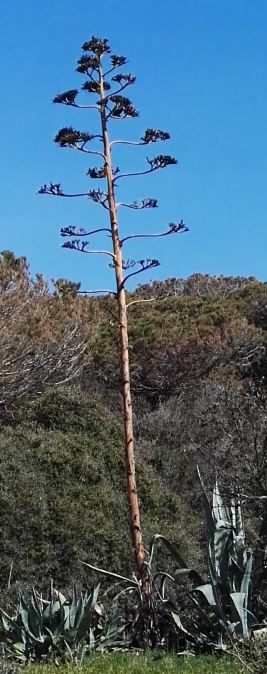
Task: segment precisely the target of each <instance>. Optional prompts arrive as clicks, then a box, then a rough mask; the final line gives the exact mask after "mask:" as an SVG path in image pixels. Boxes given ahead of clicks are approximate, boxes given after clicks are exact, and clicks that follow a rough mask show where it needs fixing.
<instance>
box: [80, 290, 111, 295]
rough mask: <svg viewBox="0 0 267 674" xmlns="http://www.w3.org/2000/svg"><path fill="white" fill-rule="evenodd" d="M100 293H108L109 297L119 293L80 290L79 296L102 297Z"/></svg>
mask: <svg viewBox="0 0 267 674" xmlns="http://www.w3.org/2000/svg"><path fill="white" fill-rule="evenodd" d="M100 293H107V294H108V295H115V297H116V296H117V293H116V292H114V290H79V295H100Z"/></svg>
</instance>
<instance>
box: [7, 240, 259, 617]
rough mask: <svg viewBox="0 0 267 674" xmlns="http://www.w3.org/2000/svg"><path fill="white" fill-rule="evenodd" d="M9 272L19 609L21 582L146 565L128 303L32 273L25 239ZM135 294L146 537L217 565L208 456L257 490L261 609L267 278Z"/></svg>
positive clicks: (10, 442) (233, 490)
mask: <svg viewBox="0 0 267 674" xmlns="http://www.w3.org/2000/svg"><path fill="white" fill-rule="evenodd" d="M0 280H1V289H0V308H1V311H0V320H1V323H2V341H1V346H0V349H1V350H2V351H1V358H2V360H1V362H2V372H1V378H0V392H1V431H0V462H1V492H0V499H1V507H0V532H1V544H2V556H1V562H2V563H1V569H0V580H1V591H2V598H1V603H2V606H4V607H6V608H7V609H9V608H10V605H11V604H12V601H13V599H14V595H15V593H16V592H17V589H18V586H20V587H24V589H25V591H26V592H27V590H29V588H30V586H31V585H32V584H34V585H35V586H36V587H37V588H38V589H39V590H43V589H44V590H46V589H47V587H48V583H49V579H50V578H53V579H54V582H55V584H56V586H57V587H60V588H61V590H63V591H67V592H68V591H69V590H70V588H71V586H72V583H73V581H75V582H76V583H78V586H79V587H80V588H85V587H88V584H89V585H90V584H91V583H92V582H96V580H98V576H97V574H95V573H93V572H90V571H89V569H88V568H87V567H85V566H84V565H83V564H82V563H81V562H84V561H87V562H90V563H92V564H94V565H96V566H101V567H104V568H107V569H109V570H110V569H111V570H114V571H115V572H120V573H123V574H127V575H130V574H131V571H132V564H131V554H130V547H131V546H130V540H129V533H128V526H127V504H126V499H125V496H124V491H125V486H124V485H125V475H124V462H123V441H122V433H121V421H120V394H119V379H118V368H117V360H116V348H117V330H116V326H115V324H114V321H113V317H112V314H113V301H114V300H113V298H112V296H109V297H106V298H99V297H95V298H88V297H80V296H79V294H78V290H79V287H78V286H77V284H73V283H71V282H70V281H66V280H62V279H61V280H59V281H55V282H53V283H52V282H51V283H48V282H46V281H45V280H44V279H43V278H42V277H41V276H37V278H36V279H31V277H30V273H29V269H28V265H27V262H26V260H25V259H21V258H16V257H15V256H14V255H13V254H12V253H9V252H4V253H2V254H1V258H0ZM128 299H129V301H130V302H133V304H132V305H131V307H130V310H129V311H130V325H129V328H130V353H131V362H132V367H133V389H134V402H135V411H136V414H135V431H136V437H137V470H138V484H139V491H140V501H141V510H142V518H143V526H144V535H145V540H146V542H147V544H148V542H149V540H150V538H151V535H152V534H154V533H161V534H164V535H165V536H167V537H168V538H169V539H170V540H173V541H175V542H176V544H177V546H178V549H179V550H180V552H181V553H182V555H183V557H184V558H185V559H186V561H187V563H188V565H189V566H195V567H197V568H198V569H199V570H200V571H203V573H204V576H205V573H206V561H205V560H206V549H207V530H206V526H205V523H204V519H203V508H202V495H201V488H200V484H199V479H198V477H197V465H198V466H199V467H200V469H201V473H202V476H203V478H204V481H205V483H206V485H208V486H209V488H210V487H211V486H212V484H213V482H214V477H215V473H216V472H217V473H218V475H219V479H220V487H221V490H222V492H223V496H224V499H225V500H228V502H230V499H231V498H232V497H235V496H236V495H237V492H239V493H240V494H241V501H242V505H243V510H244V512H245V521H246V534H247V541H248V543H249V545H251V546H252V547H253V549H254V551H255V552H254V564H253V575H252V577H253V590H254V592H253V610H255V613H256V614H257V618H258V620H260V619H261V616H262V617H263V616H264V614H265V605H264V601H266V596H265V595H266V590H265V584H266V571H265V555H266V552H265V551H266V544H267V498H266V497H267V493H266V448H267V440H266V439H267V425H266V419H267V415H266V328H267V320H266V319H267V314H266V306H267V284H265V283H261V282H259V281H257V280H256V279H245V278H244V279H241V278H225V277H221V278H213V277H209V276H204V275H200V274H196V275H194V276H192V277H190V278H189V279H187V280H181V279H170V280H167V281H165V282H161V283H160V282H154V283H151V284H149V285H147V286H139V287H138V288H137V290H136V291H135V292H134V293H131V294H129V295H128ZM140 300H142V301H140ZM144 300H152V301H149V302H144ZM78 354H79V356H78ZM161 555H162V559H164V564H165V569H168V564H171V562H170V561H168V555H167V556H166V552H164V551H162V552H161ZM160 561H161V559H160V557H159V563H160ZM262 602H263V603H262Z"/></svg>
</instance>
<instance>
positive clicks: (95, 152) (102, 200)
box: [39, 37, 187, 593]
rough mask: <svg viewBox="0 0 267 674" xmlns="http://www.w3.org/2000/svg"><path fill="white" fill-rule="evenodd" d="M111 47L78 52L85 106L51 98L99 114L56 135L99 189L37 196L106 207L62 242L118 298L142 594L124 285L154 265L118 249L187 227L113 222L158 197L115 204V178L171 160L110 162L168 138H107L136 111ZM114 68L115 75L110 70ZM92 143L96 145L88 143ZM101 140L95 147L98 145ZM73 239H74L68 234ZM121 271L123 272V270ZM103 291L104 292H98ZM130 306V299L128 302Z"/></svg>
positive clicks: (52, 189)
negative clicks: (141, 230)
mask: <svg viewBox="0 0 267 674" xmlns="http://www.w3.org/2000/svg"><path fill="white" fill-rule="evenodd" d="M110 51H111V50H110V47H109V44H108V41H107V40H106V39H99V38H95V37H92V38H91V40H89V41H88V42H85V43H84V45H83V55H82V56H81V58H80V59H79V61H78V67H77V71H78V72H79V73H81V74H82V75H85V77H86V80H85V82H84V83H83V86H82V91H83V92H86V94H92V95H94V96H96V97H97V98H96V101H95V103H94V104H92V105H84V104H83V103H82V104H80V103H78V102H77V96H78V93H79V92H78V90H77V89H71V90H69V91H66V92H64V93H63V94H59V95H58V96H56V97H55V99H54V102H55V103H61V104H63V105H66V106H72V107H75V108H87V109H90V110H94V111H96V112H97V113H98V115H99V121H100V133H99V134H92V133H89V132H84V131H79V130H76V129H73V128H72V127H64V128H63V129H61V130H60V131H59V132H58V133H57V135H56V138H55V141H56V143H57V144H58V145H59V146H60V147H67V148H71V149H74V150H76V151H79V152H82V153H84V154H87V155H88V156H89V157H91V156H94V157H97V158H98V159H99V160H100V161H101V165H100V166H96V167H90V168H89V169H88V172H87V175H88V176H89V177H90V178H91V179H92V180H103V181H105V187H104V188H103V189H96V190H95V189H94V190H89V191H86V192H79V193H74V194H72V193H68V192H64V190H63V189H62V188H61V185H60V184H59V183H56V184H54V183H50V184H48V185H46V184H45V185H44V186H43V187H41V189H40V190H39V191H40V193H42V194H51V195H53V196H57V197H58V196H59V197H68V198H70V197H85V198H87V199H90V200H91V201H93V202H94V203H97V204H98V205H100V206H101V207H102V208H104V209H105V210H106V213H107V216H108V226H107V227H97V228H95V227H93V228H92V229H91V228H89V230H90V231H86V230H85V229H81V228H78V229H77V228H76V227H74V226H69V227H64V228H63V229H62V230H61V234H62V236H63V237H71V239H70V240H67V241H66V242H65V243H64V244H63V246H64V247H65V248H71V249H74V250H78V251H79V252H82V253H87V254H98V255H99V254H100V255H105V256H108V257H109V260H110V266H111V267H112V268H113V269H114V273H115V281H116V291H115V292H114V291H110V292H112V293H113V295H114V296H115V298H116V301H117V317H118V329H119V345H120V346H119V354H120V355H119V357H120V369H121V392H122V404H123V421H124V446H125V464H126V479H127V497H128V506H129V521H130V528H131V538H132V547H133V551H134V557H135V566H136V575H137V578H138V580H139V583H140V585H141V589H142V592H144V593H146V591H147V590H146V589H145V588H147V573H146V569H147V567H146V564H145V552H144V543H143V537H142V529H141V520H140V507H139V500H138V494H137V485H136V475H135V450H134V432H133V412H132V399H131V378H130V362H129V344H128V323H127V299H126V293H125V284H126V282H127V281H128V279H129V278H130V277H132V276H135V275H137V274H140V273H143V272H144V271H146V270H147V269H153V268H155V267H157V266H158V265H159V261H158V260H156V259H150V258H149V259H141V260H138V261H136V260H131V259H126V260H124V259H123V255H122V249H123V246H124V245H125V244H126V242H127V241H128V240H129V239H135V238H143V237H152V236H157V237H159V236H164V237H165V236H167V235H170V234H175V233H180V232H184V231H187V227H186V226H185V224H184V222H183V220H181V221H180V222H178V223H177V224H175V223H170V224H169V226H168V228H167V229H164V230H163V231H162V232H156V233H155V234H150V233H148V234H135V233H130V234H128V235H127V236H124V237H121V236H120V232H119V224H118V209H119V208H121V207H126V208H130V209H134V210H142V209H147V208H156V207H157V200H156V199H153V198H150V197H149V198H147V197H146V198H144V199H142V200H141V201H140V202H138V201H133V202H130V203H124V202H117V201H116V191H117V186H118V181H119V180H120V179H128V178H129V177H131V176H141V175H142V176H143V175H145V174H149V173H152V172H154V171H157V170H159V169H162V168H165V167H167V166H170V165H172V164H176V163H177V162H176V160H175V159H174V158H173V157H171V156H170V155H162V154H159V155H156V156H155V157H153V158H147V167H146V168H145V169H143V170H140V171H133V172H131V171H129V172H121V171H120V169H119V168H117V166H115V165H113V163H112V156H111V152H112V150H113V147H114V146H117V145H125V144H126V145H129V146H132V145H148V144H151V143H156V142H158V141H165V140H168V139H169V137H170V136H169V134H168V133H167V132H165V131H161V130H159V129H152V128H149V129H147V130H146V131H145V132H144V134H143V136H142V137H141V138H140V139H139V140H138V141H131V140H129V141H127V140H114V139H110V135H109V123H110V121H115V120H123V119H127V118H134V117H138V112H137V111H136V109H135V107H134V106H133V104H132V102H131V101H130V100H129V99H128V98H126V97H125V96H124V94H123V95H122V93H121V92H124V90H125V89H126V88H127V87H129V86H131V85H132V84H134V82H135V77H133V76H132V75H131V74H125V73H121V72H117V70H118V69H120V68H121V67H122V66H124V64H125V63H126V62H127V60H126V58H125V57H124V56H117V55H115V54H111V55H110ZM114 71H116V72H117V74H114ZM92 143H93V144H96V145H93V148H94V149H92ZM99 143H100V148H101V149H98V148H99ZM99 232H107V234H108V237H109V240H111V242H112V246H111V247H110V248H108V249H105V250H103V249H102V248H94V249H91V248H90V242H89V241H88V240H86V239H85V237H87V236H90V237H91V236H92V235H95V234H96V233H99ZM72 237H75V238H72ZM125 272H126V273H125ZM103 292H106V291H103ZM130 304H131V303H130Z"/></svg>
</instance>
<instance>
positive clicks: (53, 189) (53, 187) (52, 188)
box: [38, 183, 90, 199]
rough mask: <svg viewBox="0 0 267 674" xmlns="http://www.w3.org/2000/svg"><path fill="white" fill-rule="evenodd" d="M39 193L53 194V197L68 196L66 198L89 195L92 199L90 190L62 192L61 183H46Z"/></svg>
mask: <svg viewBox="0 0 267 674" xmlns="http://www.w3.org/2000/svg"><path fill="white" fill-rule="evenodd" d="M38 194H49V195H52V196H53V197H66V198H72V197H74V198H75V197H89V199H90V192H79V193H76V194H67V193H66V192H62V189H61V186H60V183H57V184H53V183H50V184H49V185H46V184H44V185H42V187H40V189H39V190H38Z"/></svg>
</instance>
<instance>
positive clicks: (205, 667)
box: [24, 653, 245, 674]
mask: <svg viewBox="0 0 267 674" xmlns="http://www.w3.org/2000/svg"><path fill="white" fill-rule="evenodd" d="M73 669H75V674H87V673H88V674H176V673H177V674H241V673H242V672H243V671H244V672H245V670H242V668H241V666H240V665H238V664H236V663H234V662H233V661H232V660H229V658H226V657H223V658H215V657H212V656H202V657H193V656H187V657H183V656H161V655H138V654H132V653H124V654H123V653H112V654H104V655H92V656H91V657H90V658H88V659H87V661H86V662H84V663H83V664H82V665H72V664H66V665H60V666H54V665H44V664H42V665H30V666H28V667H27V668H26V669H25V670H24V672H25V674H69V673H70V672H71V671H72V670H73Z"/></svg>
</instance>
